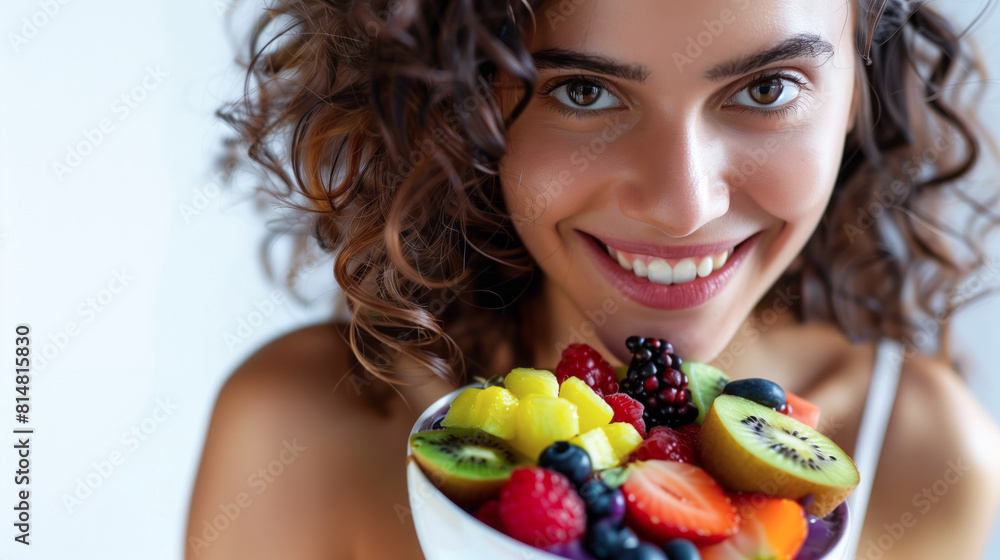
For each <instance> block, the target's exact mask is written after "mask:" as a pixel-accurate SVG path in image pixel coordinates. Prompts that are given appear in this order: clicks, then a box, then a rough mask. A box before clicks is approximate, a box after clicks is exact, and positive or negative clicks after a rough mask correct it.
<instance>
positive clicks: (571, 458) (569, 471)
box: [538, 441, 593, 484]
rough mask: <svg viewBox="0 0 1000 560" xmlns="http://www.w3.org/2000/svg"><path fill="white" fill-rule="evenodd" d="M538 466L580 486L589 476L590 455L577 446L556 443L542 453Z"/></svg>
mask: <svg viewBox="0 0 1000 560" xmlns="http://www.w3.org/2000/svg"><path fill="white" fill-rule="evenodd" d="M538 466H539V467H543V468H546V469H549V470H553V471H556V472H558V473H562V474H564V475H566V478H568V479H569V480H570V482H572V483H573V484H580V483H582V482H583V481H585V480H587V477H589V476H590V473H591V471H592V470H593V469H592V468H591V464H590V455H588V454H587V451H586V450H584V449H583V448H582V447H580V446H578V445H573V444H572V443H569V442H566V441H557V442H555V443H553V444H552V445H550V446H548V447H546V448H545V451H542V455H541V456H540V457H539V458H538Z"/></svg>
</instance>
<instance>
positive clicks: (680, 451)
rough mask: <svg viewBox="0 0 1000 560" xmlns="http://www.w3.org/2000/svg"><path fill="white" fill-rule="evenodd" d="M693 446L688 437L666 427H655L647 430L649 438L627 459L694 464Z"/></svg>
mask: <svg viewBox="0 0 1000 560" xmlns="http://www.w3.org/2000/svg"><path fill="white" fill-rule="evenodd" d="M695 456H696V455H695V446H694V442H693V441H692V440H691V438H690V435H688V434H686V433H682V432H681V431H680V430H677V429H674V428H668V427H666V426H656V427H655V428H652V429H651V430H649V437H647V438H646V440H645V441H643V442H642V444H641V445H639V447H637V448H636V450H635V451H633V452H632V455H631V457H630V458H629V459H630V460H632V461H649V460H652V459H660V460H663V461H677V462H678V463H691V464H694V462H695Z"/></svg>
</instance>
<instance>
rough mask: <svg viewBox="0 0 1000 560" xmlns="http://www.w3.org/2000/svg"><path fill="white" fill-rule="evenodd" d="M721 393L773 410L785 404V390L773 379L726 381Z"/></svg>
mask: <svg viewBox="0 0 1000 560" xmlns="http://www.w3.org/2000/svg"><path fill="white" fill-rule="evenodd" d="M722 392H723V394H726V395H733V396H735V397H743V398H744V399H749V400H751V401H753V402H755V403H758V404H762V405H764V406H766V407H768V408H773V409H775V410H777V409H779V408H781V406H782V405H783V404H785V390H784V389H782V388H781V387H779V386H778V384H777V383H775V382H773V381H768V380H767V379H759V378H756V377H753V378H750V379H737V380H736V381H730V382H729V383H726V386H725V388H723V389H722Z"/></svg>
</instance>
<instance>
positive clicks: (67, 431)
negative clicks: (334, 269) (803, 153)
mask: <svg viewBox="0 0 1000 560" xmlns="http://www.w3.org/2000/svg"><path fill="white" fill-rule="evenodd" d="M63 1H64V2H65V5H63V4H59V3H58V2H51V4H53V5H54V6H57V11H56V10H55V9H54V8H52V7H50V11H53V12H54V13H53V14H52V15H48V17H43V16H40V15H38V14H44V13H45V12H44V9H43V5H44V4H45V3H46V2H44V1H42V2H40V1H38V0H36V1H33V2H5V3H4V4H3V6H2V7H0V32H2V34H3V44H2V45H0V70H2V74H0V76H2V78H0V83H2V85H0V142H2V143H0V186H2V200H0V275H2V276H0V287H2V291H0V293H2V296H0V297H2V299H0V306H2V307H0V319H2V320H0V356H13V338H14V325H15V324H18V323H27V324H30V325H31V328H32V345H33V349H34V351H35V353H36V354H37V353H41V352H42V351H43V350H45V349H46V348H48V350H47V352H48V357H49V359H48V360H46V362H47V363H45V365H44V368H42V367H37V366H38V364H36V369H35V373H34V375H33V378H32V387H31V397H32V400H31V421H30V426H31V427H33V428H34V429H35V434H34V436H33V437H32V450H31V479H32V483H31V486H30V488H31V492H32V494H31V515H32V518H31V521H32V525H31V540H32V542H33V544H32V545H31V547H30V549H29V548H26V547H23V546H21V545H15V544H14V543H13V541H12V538H13V536H14V529H13V527H12V525H11V524H12V522H13V517H14V516H13V514H12V510H11V509H10V508H11V506H12V505H13V503H14V502H15V499H14V498H15V494H16V492H15V486H14V484H13V481H12V476H11V475H12V473H13V471H14V470H15V467H14V465H15V456H14V452H13V450H12V449H11V447H10V445H12V443H13V439H11V438H8V439H5V440H4V442H5V443H3V446H2V449H4V450H3V451H0V472H3V473H5V474H3V476H2V479H3V481H4V482H3V483H2V484H0V504H2V505H3V508H2V509H0V511H5V512H6V513H4V514H0V527H3V529H0V542H2V543H3V544H2V545H0V551H3V552H2V556H3V557H4V558H33V559H40V558H44V559H62V558H98V557H100V558H105V559H116V558H121V559H130V560H131V559H136V558H143V559H161V558H162V559H175V558H180V557H181V556H182V555H183V546H184V539H185V536H184V528H185V516H186V512H187V506H188V499H189V493H190V489H191V485H192V483H193V480H194V476H195V472H196V468H197V464H198V460H199V454H200V451H201V445H202V441H203V438H204V435H205V430H206V428H207V424H208V418H209V414H210V412H211V407H212V404H213V400H214V398H215V395H216V392H217V391H218V389H219V387H220V386H221V384H222V382H223V381H224V380H225V378H226V376H227V375H228V373H229V372H231V371H232V369H233V368H234V367H235V366H236V365H237V364H238V363H239V362H240V361H242V360H243V359H244V358H245V357H246V356H247V355H249V354H250V353H251V352H253V350H254V349H256V348H257V347H259V346H260V345H261V344H263V343H264V342H265V341H267V340H269V339H271V338H273V337H275V336H278V335H280V334H281V333H283V332H286V331H288V330H291V329H293V328H295V327H296V326H299V325H302V324H306V323H310V322H315V321H319V320H322V319H324V318H325V317H326V316H327V314H328V305H327V303H328V302H329V301H330V294H329V292H324V290H323V285H322V283H321V282H320V283H317V282H316V281H312V284H313V285H318V286H319V289H318V290H316V291H315V292H316V297H317V301H318V303H316V304H315V305H313V306H311V307H305V306H301V305H299V304H297V303H294V302H292V301H289V300H288V299H287V298H286V299H284V301H281V302H278V303H276V304H275V303H274V301H273V300H272V301H271V302H270V303H266V302H267V300H268V299H269V298H270V297H271V294H272V291H273V290H274V289H275V286H272V285H270V284H268V283H267V282H266V281H265V279H264V277H263V275H262V273H261V268H260V265H259V248H260V243H261V240H262V239H263V236H264V234H265V232H266V230H265V225H264V219H263V218H262V217H261V214H259V213H258V212H257V211H255V209H254V208H253V206H252V204H250V203H249V202H247V201H246V199H245V197H244V195H243V194H242V193H239V192H232V191H222V190H217V185H218V181H217V180H216V179H215V177H214V176H213V175H212V171H211V169H212V165H211V163H212V159H213V158H214V156H215V154H216V153H217V149H218V146H219V141H220V138H221V137H222V136H223V135H224V134H225V133H226V132H227V130H226V127H225V126H224V125H223V124H222V123H220V122H218V120H217V119H216V117H215V116H214V114H213V111H214V110H215V109H216V108H217V107H218V106H219V104H220V103H221V102H222V101H223V100H226V99H229V98H230V97H231V96H232V95H233V94H234V93H236V92H237V91H239V88H240V86H241V80H242V76H241V75H240V74H238V73H237V72H236V70H235V68H234V66H233V65H232V63H231V62H232V59H233V56H234V49H233V46H232V44H231V42H230V41H229V39H228V38H227V36H226V34H225V26H224V23H225V21H224V19H223V17H222V12H223V10H224V9H225V8H226V3H225V1H224V0H201V1H192V0H173V1H166V0H147V1H145V2H142V3H141V8H140V6H139V4H137V3H135V2H131V3H129V2H124V1H113V0H104V1H95V2H74V1H67V0H63ZM981 4H982V3H981V2H969V1H959V0H948V1H942V2H938V3H936V6H937V7H938V8H939V9H941V10H943V11H945V12H946V13H951V14H955V15H956V17H957V18H958V19H959V21H963V22H967V21H969V20H970V19H971V16H972V14H974V13H975V11H976V10H978V9H979V8H980V7H981ZM249 7H250V8H251V9H252V6H249ZM242 11H244V10H243V9H241V12H242ZM23 18H28V20H31V19H33V18H34V19H35V20H36V21H44V24H43V25H39V26H37V28H36V29H35V32H34V33H33V34H31V33H30V31H29V33H27V34H25V33H24V26H25V20H24V19H23ZM241 21H245V18H244V19H243V20H241ZM240 29H241V31H242V29H245V27H242V28H240ZM997 31H1000V18H998V17H992V18H991V19H990V20H989V21H987V22H986V23H985V24H984V25H982V26H980V27H979V28H978V29H977V31H976V33H975V34H976V36H978V37H979V38H980V40H981V42H982V48H983V50H984V51H986V52H994V53H995V52H998V49H1000V33H997ZM13 34H17V35H21V36H22V37H24V41H19V40H16V39H12V35H13ZM27 35H31V36H30V37H27ZM12 41H13V42H16V43H17V44H16V45H15V44H13V43H12ZM989 61H990V63H991V64H993V68H992V74H993V75H1000V63H998V59H997V58H996V57H992V58H991V59H990V60H989ZM123 95H124V96H126V99H122V96H123ZM129 103H131V106H130V105H129ZM984 103H985V105H986V107H985V110H984V112H983V118H984V120H986V121H987V122H993V123H997V122H1000V118H998V116H1000V110H998V108H1000V94H998V93H997V90H996V88H994V89H993V90H992V91H991V92H990V94H989V95H988V96H987V97H986V99H985V101H984ZM105 119H106V121H104V120H105ZM102 121H104V124H105V129H106V131H107V132H104V133H103V134H101V135H100V136H99V135H98V134H96V133H89V136H90V138H91V140H90V142H91V143H92V144H94V146H93V149H92V150H90V151H89V153H86V154H78V155H81V157H80V159H79V161H77V160H75V159H74V158H73V156H71V155H69V154H68V153H67V152H68V150H70V149H71V148H72V147H75V146H78V145H79V144H80V143H81V142H83V141H85V140H86V139H87V137H88V133H87V132H86V131H90V130H92V129H99V128H100V126H101V123H102ZM85 151H86V150H85ZM56 162H58V163H62V164H63V165H66V166H67V169H66V170H64V171H65V172H63V173H60V172H58V171H57V170H55V169H54V163H56ZM70 163H72V164H74V165H73V166H70V165H69V164H70ZM274 251H275V252H276V254H278V255H279V257H280V255H281V254H282V251H283V249H282V247H281V246H280V245H279V246H276V247H275V249H274ZM997 253H998V252H997V251H995V250H994V251H993V253H991V254H997ZM315 272H316V271H314V274H315ZM318 272H319V273H320V278H322V277H324V275H327V274H329V277H330V278H331V279H332V274H331V273H329V271H328V270H326V268H321V269H320V270H318ZM116 275H117V276H116ZM116 278H117V279H116ZM123 278H124V280H122V279H123ZM331 281H332V280H331ZM90 302H94V303H93V305H91V303H90ZM995 302H996V300H992V301H990V302H988V303H987V304H986V305H984V306H982V307H981V308H979V309H977V310H973V311H971V312H968V313H966V314H964V315H963V316H961V317H960V320H959V323H958V325H957V331H956V334H957V335H958V337H957V338H958V340H959V341H960V343H961V345H962V346H963V347H964V348H966V349H968V350H969V351H970V352H971V353H972V356H973V358H974V360H975V362H974V363H973V364H972V365H973V366H974V369H973V374H972V376H971V379H970V381H971V383H972V385H973V387H974V389H975V390H976V392H977V394H979V395H980V396H981V397H982V398H983V399H984V401H985V403H986V405H987V406H988V407H989V408H990V410H991V412H992V413H993V415H994V416H995V417H1000V379H998V377H997V375H996V373H995V370H996V368H995V367H993V366H992V364H996V363H998V362H1000V345H997V344H996V334H995V333H996V330H997V329H996V328H997V321H996V320H995V319H993V318H992V317H995V315H996V307H995V305H994V304H995ZM269 306H270V307H269ZM255 312H256V313H258V315H254V313H255ZM258 318H259V319H262V320H261V321H259V323H258V321H257V319H258ZM241 321H251V322H254V323H258V324H256V326H254V327H251V328H245V329H244V330H240V326H241ZM71 322H72V323H75V324H76V330H73V329H72V328H70V329H69V330H67V324H68V323H71ZM227 335H229V336H231V337H232V338H231V339H230V341H232V340H233V339H235V340H238V341H239V343H238V344H231V343H230V344H227V341H226V336H227ZM43 357H44V356H43ZM4 379H7V380H8V381H7V382H6V383H5V386H4V387H3V388H2V390H0V394H2V395H5V396H4V397H3V399H0V401H2V402H3V403H6V404H4V405H3V406H2V408H3V410H4V411H5V412H3V413H0V417H2V418H3V421H2V425H3V426H4V427H5V428H6V429H11V426H13V424H14V422H13V419H12V416H13V412H12V410H11V409H12V408H13V406H12V404H13V397H14V393H13V388H12V386H13V382H12V379H11V378H10V377H8V376H5V378H4ZM132 430H135V432H136V433H137V435H134V436H133V435H129V432H130V431H132ZM7 433H10V432H7ZM140 437H141V439H140ZM7 442H10V443H7ZM112 459H114V460H115V461H116V462H117V463H118V464H117V465H111V460H112ZM109 465H110V466H111V467H113V470H112V469H109ZM88 481H89V482H90V483H91V484H90V485H88V484H87V483H88ZM89 486H96V487H95V488H93V489H91V488H90V487H89ZM88 492H89V494H88ZM80 496H83V497H82V498H80ZM67 497H75V498H77V499H78V502H76V503H68V502H67V501H66V500H67ZM998 527H1000V525H998ZM992 550H993V552H992V554H991V555H990V556H989V557H992V558H998V557H1000V539H997V538H994V543H993V545H992Z"/></svg>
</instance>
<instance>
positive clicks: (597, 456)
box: [569, 428, 621, 471]
mask: <svg viewBox="0 0 1000 560" xmlns="http://www.w3.org/2000/svg"><path fill="white" fill-rule="evenodd" d="M569 442H570V443H572V444H573V445H579V446H580V447H582V448H583V449H584V450H585V451H586V452H587V455H590V464H591V466H592V467H593V468H594V470H595V471H597V470H602V469H610V468H612V467H617V466H618V465H620V464H621V459H619V458H618V455H617V454H616V453H615V449H614V447H612V446H611V442H610V441H608V434H606V433H604V430H603V429H601V428H594V429H593V430H590V431H589V432H585V433H582V434H580V435H578V436H576V437H575V438H573V439H571V440H569Z"/></svg>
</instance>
